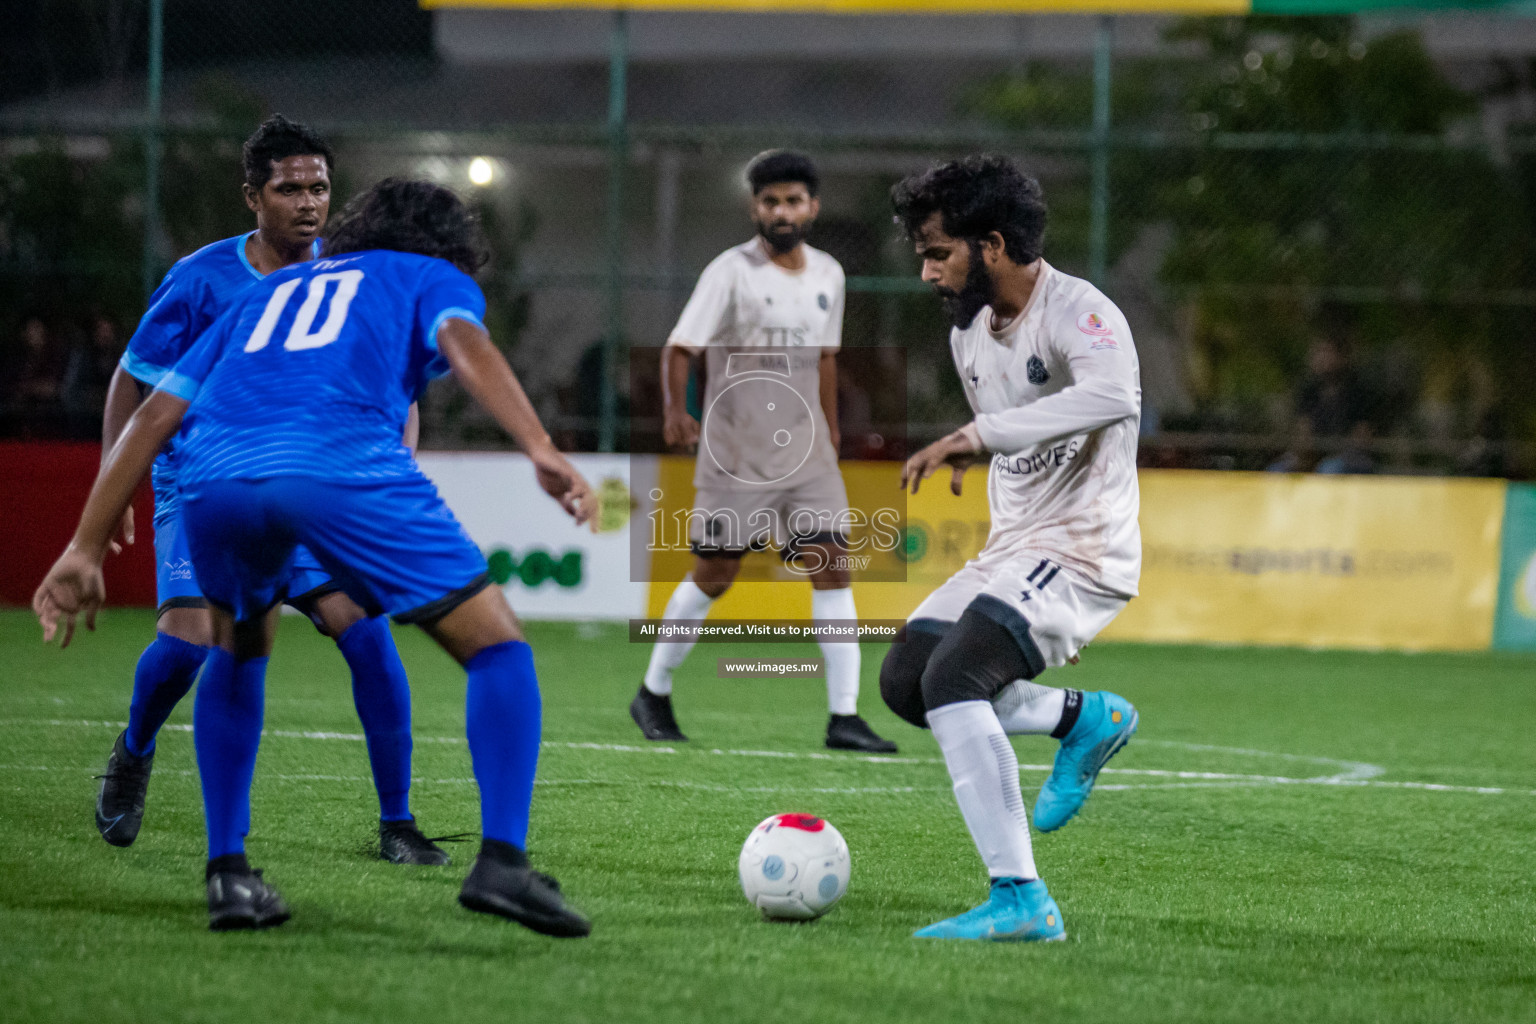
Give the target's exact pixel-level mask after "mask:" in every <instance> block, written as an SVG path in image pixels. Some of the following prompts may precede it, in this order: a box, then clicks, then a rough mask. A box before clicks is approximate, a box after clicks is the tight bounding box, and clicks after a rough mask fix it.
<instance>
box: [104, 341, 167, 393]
mask: <svg viewBox="0 0 1536 1024" xmlns="http://www.w3.org/2000/svg"><path fill="white" fill-rule="evenodd" d="M117 363H118V365H119V366H121V367H122V368H123V369H124V370H126V371H128V375H129V376H131V377H133V378H134V379H135V380H141V381H143V382H144V383H145V384H148V385H149V386H150V387H157V386H158V385H159V384H160V381H161V380H163V379H164V378H165V375H166V374H168V373H170V372H171V368H170V367H169V366H156V365H155V364H154V363H152V362H150V361H149V360H147V359H141V358H140V357H138V356H136V355H134V354H133V351H132V350H131V349H130V350H129V351H127V352H124V353H123V358H121V359H119V360H118V361H117Z"/></svg>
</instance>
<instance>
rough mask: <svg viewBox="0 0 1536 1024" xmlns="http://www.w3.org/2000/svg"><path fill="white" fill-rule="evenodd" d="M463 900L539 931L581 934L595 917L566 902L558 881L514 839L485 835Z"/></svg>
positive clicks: (471, 906) (566, 935)
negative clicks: (539, 868) (535, 867)
mask: <svg viewBox="0 0 1536 1024" xmlns="http://www.w3.org/2000/svg"><path fill="white" fill-rule="evenodd" d="M459 902H460V903H462V904H463V905H464V906H465V907H467V908H469V909H470V910H475V911H479V912H480V913H482V914H495V915H497V916H498V917H505V918H508V919H510V920H513V921H516V922H517V923H518V924H520V925H522V926H523V927H525V928H531V929H532V930H534V931H536V932H538V933H539V934H540V935H553V936H555V937H557V938H563V939H573V938H580V937H581V936H583V935H586V934H588V933H589V932H591V931H592V923H591V922H590V921H588V920H587V919H586V918H584V917H582V916H581V915H580V914H578V913H576V911H574V910H572V909H571V908H570V907H568V906H566V903H565V898H564V897H563V896H561V895H560V883H559V882H557V881H555V880H554V879H553V878H550V877H549V876H548V875H545V874H541V873H540V872H537V871H535V870H533V868H531V867H529V865H528V855H527V854H525V853H524V852H523V851H522V850H519V849H518V848H517V847H515V846H513V845H512V844H511V843H502V842H497V841H495V840H491V839H487V840H483V841H482V842H481V844H480V856H478V857H476V858H475V866H474V868H473V869H471V870H470V872H469V877H468V878H466V879H464V888H463V889H461V890H460V891H459Z"/></svg>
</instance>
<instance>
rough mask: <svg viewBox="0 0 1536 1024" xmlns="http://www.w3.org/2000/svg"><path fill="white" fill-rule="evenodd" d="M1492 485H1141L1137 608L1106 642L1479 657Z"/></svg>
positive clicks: (1150, 475) (1153, 476)
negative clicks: (1370, 650)
mask: <svg viewBox="0 0 1536 1024" xmlns="http://www.w3.org/2000/svg"><path fill="white" fill-rule="evenodd" d="M1505 489H1506V485H1505V484H1504V482H1503V481H1500V480H1445V479H1421V478H1414V477H1330V476H1289V475H1278V474H1265V473H1202V472H1187V471H1186V472H1181V471H1146V472H1143V473H1142V474H1141V502H1142V504H1141V531H1142V560H1143V564H1142V576H1141V597H1140V598H1138V599H1137V600H1135V601H1132V602H1131V604H1130V606H1129V607H1128V608H1127V609H1126V610H1125V612H1124V613H1122V614H1121V616H1120V618H1119V619H1117V620H1116V621H1115V622H1114V624H1112V625H1111V626H1110V628H1109V629H1108V630H1107V631H1106V632H1105V634H1104V636H1105V638H1106V639H1119V640H1158V641H1190V642H1197V643H1232V644H1293V645H1302V646H1309V647H1356V648H1390V649H1395V650H1410V651H1412V650H1481V649H1485V648H1487V647H1488V645H1489V643H1490V641H1491V639H1492V635H1493V613H1494V607H1495V604H1496V603H1497V597H1498V575H1499V534H1500V528H1501V525H1502V522H1503V516H1504V493H1505Z"/></svg>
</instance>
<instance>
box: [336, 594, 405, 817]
mask: <svg viewBox="0 0 1536 1024" xmlns="http://www.w3.org/2000/svg"><path fill="white" fill-rule="evenodd" d="M336 646H337V647H338V648H339V649H340V650H341V655H342V657H344V658H346V659H347V667H348V668H350V669H351V670H352V703H353V704H355V705H357V717H358V718H359V719H361V721H362V723H363V736H364V737H365V738H366V739H367V741H368V760H369V762H370V763H371V764H372V765H373V786H374V788H375V789H377V790H378V791H379V818H380V819H382V820H384V821H405V820H406V819H408V818H410V816H411V802H410V796H411V685H410V682H409V681H408V680H407V679H406V678H405V666H404V665H402V664H400V652H399V651H397V650H395V641H394V638H393V637H391V636H390V635H389V623H388V622H387V621H386V620H385V618H384V616H382V615H380V616H377V617H375V618H372V619H363V620H362V621H360V622H357V623H355V624H354V625H353V626H352V627H351V628H350V629H348V630H347V631H346V632H345V633H343V634H341V636H339V637H337V638H336Z"/></svg>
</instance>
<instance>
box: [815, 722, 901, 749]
mask: <svg viewBox="0 0 1536 1024" xmlns="http://www.w3.org/2000/svg"><path fill="white" fill-rule="evenodd" d="M827 746H828V747H829V748H831V749H832V750H862V751H864V752H865V753H866V754H894V753H896V744H894V743H892V742H891V741H890V740H886V739H881V738H880V737H879V736H877V735H875V730H873V729H871V728H870V727H869V723H868V722H866V721H864V719H862V718H860V717H859V716H858V715H833V716H832V717H831V718H829V719H828V720H827Z"/></svg>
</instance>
